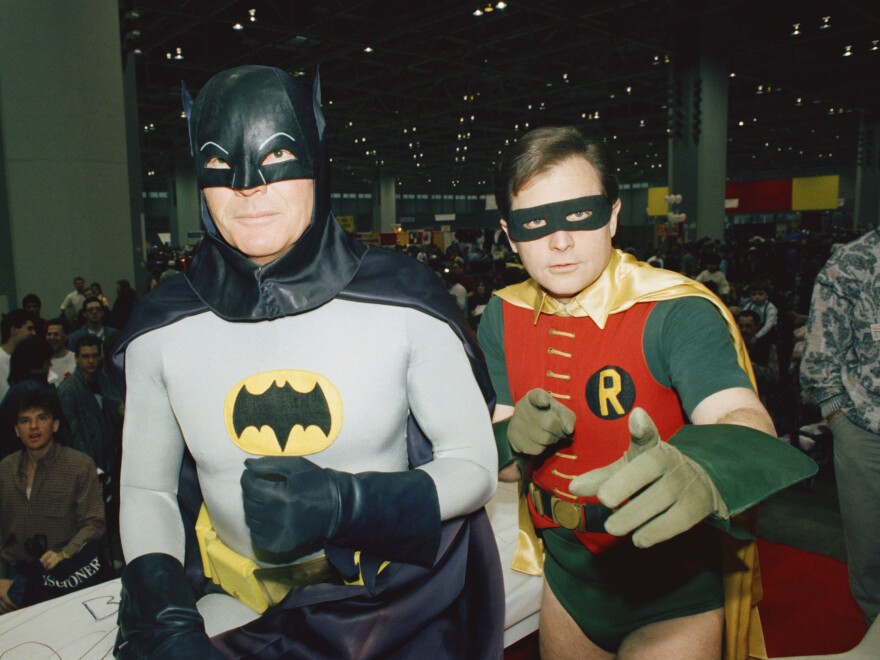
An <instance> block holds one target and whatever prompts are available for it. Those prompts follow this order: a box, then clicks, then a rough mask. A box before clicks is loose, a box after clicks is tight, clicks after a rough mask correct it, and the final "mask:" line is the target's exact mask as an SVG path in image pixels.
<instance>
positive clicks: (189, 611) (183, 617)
mask: <svg viewBox="0 0 880 660" xmlns="http://www.w3.org/2000/svg"><path fill="white" fill-rule="evenodd" d="M118 623H119V632H118V633H117V635H116V645H115V646H114V648H113V655H114V656H115V657H117V658H123V659H124V660H129V659H130V660H142V659H144V658H156V659H160V658H161V659H163V660H164V659H165V658H168V659H169V660H178V659H179V660H192V658H199V660H203V659H207V660H222V659H223V656H222V655H221V654H220V652H219V651H217V649H216V648H215V647H214V645H213V644H211V640H210V639H208V635H207V634H205V624H204V622H203V621H202V617H201V615H200V614H199V611H198V610H197V609H196V599H195V596H194V595H193V593H192V591H191V590H190V588H189V586H188V585H187V582H186V577H185V576H184V574H183V566H181V564H180V562H179V561H177V559H175V558H174V557H172V556H171V555H165V554H160V553H153V554H149V555H142V556H140V557H138V558H137V559H135V560H134V561H133V562H131V563H130V564H128V566H126V567H125V568H124V569H123V571H122V602H121V604H120V605H119V619H118Z"/></svg>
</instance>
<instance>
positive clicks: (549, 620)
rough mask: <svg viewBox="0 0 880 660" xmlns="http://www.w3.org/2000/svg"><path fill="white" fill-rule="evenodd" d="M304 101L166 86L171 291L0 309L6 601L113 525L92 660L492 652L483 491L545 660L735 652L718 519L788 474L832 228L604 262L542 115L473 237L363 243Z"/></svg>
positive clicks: (607, 213) (746, 627)
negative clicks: (173, 148)
mask: <svg viewBox="0 0 880 660" xmlns="http://www.w3.org/2000/svg"><path fill="white" fill-rule="evenodd" d="M319 100H320V90H319V88H318V86H317V84H316V86H315V87H314V88H313V89H311V90H309V89H308V88H306V87H305V86H304V85H302V83H301V82H300V81H297V80H295V79H294V78H292V77H291V76H290V75H289V74H287V73H285V72H283V71H279V70H276V69H270V68H266V67H254V66H245V67H239V68H236V69H233V70H230V71H226V72H222V73H220V74H218V75H216V76H215V77H214V78H212V79H211V81H209V82H208V83H207V84H206V85H205V87H203V88H202V90H201V92H200V93H199V95H198V97H197V98H196V99H195V100H193V99H187V98H186V97H185V108H186V113H187V119H188V128H189V136H190V140H191V144H192V146H193V149H192V153H193V156H194V158H195V161H196V168H197V173H198V183H199V188H200V190H201V203H202V217H203V219H204V222H205V236H204V238H203V240H202V242H201V243H200V244H199V246H198V247H197V248H196V249H195V251H194V252H193V257H192V260H191V262H187V263H183V264H177V263H175V264H172V266H174V267H175V268H174V269H176V267H177V266H178V265H179V266H180V267H181V268H185V270H186V273H185V276H184V275H179V274H175V273H173V272H171V270H172V269H170V268H169V269H167V270H165V271H164V273H157V274H156V275H157V276H156V278H155V279H156V280H157V281H156V282H155V284H156V286H155V289H154V290H153V291H151V292H150V293H149V295H147V296H145V297H144V299H143V300H142V301H141V302H140V303H139V304H137V305H136V306H135V305H134V302H135V298H136V294H135V293H134V292H133V291H132V290H131V287H130V286H128V284H127V282H125V281H124V280H120V282H118V283H117V296H116V300H115V301H114V303H113V304H112V306H111V304H110V301H109V300H108V299H107V298H106V297H105V296H104V295H103V293H102V291H101V289H100V287H99V286H96V285H94V284H93V285H92V286H91V287H89V288H88V289H86V287H85V280H84V279H83V278H81V277H77V278H75V280H74V287H75V288H74V291H72V292H71V293H70V294H68V295H67V296H66V297H65V298H64V300H63V302H62V304H61V306H60V308H59V315H58V317H57V318H51V319H49V320H45V321H44V320H43V319H42V317H41V316H40V314H41V307H40V300H39V298H38V297H36V296H33V295H32V294H29V295H28V296H27V297H26V299H25V300H24V301H23V306H24V304H29V305H31V308H30V310H26V309H24V308H23V309H20V310H13V311H11V312H9V313H7V314H6V315H5V316H4V318H3V321H2V345H0V349H2V350H0V358H2V359H3V360H4V361H5V362H0V365H3V364H5V363H8V365H9V366H8V377H4V378H3V380H5V381H6V383H5V387H6V391H5V393H4V396H3V398H2V402H0V434H2V435H0V441H2V445H0V448H2V453H3V456H0V458H2V460H0V498H3V499H2V500H0V533H2V539H0V540H2V547H0V571H2V573H0V613H3V612H8V611H11V610H14V609H17V608H18V607H21V606H22V605H27V604H30V603H33V602H39V601H40V600H42V599H45V598H48V597H52V596H53V595H57V591H56V592H52V593H49V592H47V591H46V590H40V589H36V588H35V586H34V585H35V583H41V584H43V585H44V586H45V585H46V584H49V583H51V584H52V585H53V586H56V585H58V584H61V585H68V586H70V583H71V580H70V579H66V578H65V576H64V573H65V571H69V570H72V569H74V568H77V567H78V570H77V575H79V574H80V573H82V574H84V575H85V574H88V577H90V578H94V579H100V578H101V577H102V576H104V575H106V568H107V559H106V555H105V554H104V553H105V550H106V546H102V545H101V544H100V541H101V539H102V538H103V537H104V535H105V530H106V529H109V530H110V531H111V532H113V533H116V534H118V538H119V540H120V541H121V545H122V549H123V552H124V553H125V560H126V564H125V567H124V569H123V570H122V572H121V597H120V605H119V614H118V633H117V638H116V646H115V649H114V653H115V654H116V655H117V657H121V658H129V657H130V658H142V657H162V658H165V657H168V658H186V657H191V656H192V655H194V654H199V655H201V656H204V657H208V658H215V657H221V656H222V657H243V656H247V657H255V656H259V657H270V656H271V657H303V658H307V657H308V658H311V657H364V656H366V657H376V658H379V657H392V656H394V657H417V656H429V657H449V658H454V657H499V656H500V655H501V653H502V648H503V624H504V621H503V607H502V606H501V603H503V600H504V592H503V581H502V573H501V567H500V564H499V560H498V553H497V551H496V546H495V540H494V538H493V536H492V530H491V527H490V525H489V521H488V518H487V516H486V513H485V510H484V509H483V506H484V505H485V504H486V503H487V502H488V500H489V499H490V498H491V497H492V494H493V493H494V490H495V487H496V485H497V481H498V480H503V481H516V482H520V483H521V486H522V487H521V489H520V490H521V492H522V494H523V497H524V503H525V505H526V508H524V509H523V512H524V513H525V511H527V512H528V514H527V515H523V516H521V517H520V525H521V528H520V535H519V540H520V543H521V544H522V546H523V547H522V548H521V549H519V550H518V551H517V556H518V558H519V560H520V561H522V562H524V563H525V564H528V565H529V571H530V572H532V574H543V576H544V578H543V580H544V582H543V585H544V586H543V594H542V598H541V609H542V616H541V623H540V626H541V628H540V644H541V651H542V654H544V655H545V657H562V656H565V655H566V654H572V653H574V654H577V655H578V657H590V658H611V657H614V656H615V655H616V654H617V653H618V652H624V651H626V652H627V653H628V652H630V651H632V652H635V653H641V654H643V655H645V656H651V657H718V656H720V655H721V653H722V648H724V649H725V653H726V656H727V657H746V656H747V655H748V654H749V649H748V643H749V642H748V640H749V637H750V630H751V631H753V632H754V631H760V626H758V625H757V624H753V623H752V618H751V615H753V614H754V613H755V606H756V603H755V595H756V594H757V593H759V592H760V588H759V586H760V585H759V571H758V567H757V565H756V555H755V549H754V548H755V543H754V539H753V538H751V537H748V535H747V534H746V535H742V534H741V532H742V527H743V526H744V527H746V528H749V527H751V526H752V524H753V520H752V519H750V518H749V517H748V516H747V515H745V514H746V513H747V512H748V511H749V510H750V509H751V508H752V507H753V506H754V505H755V504H757V503H758V502H760V501H761V500H763V499H764V498H766V497H768V496H769V495H770V494H772V493H774V492H777V491H778V490H780V489H782V488H785V487H787V486H789V485H791V484H793V483H797V482H799V481H801V480H803V479H804V478H806V477H808V476H810V475H812V474H814V473H815V467H816V466H815V464H814V463H813V462H812V461H811V460H809V459H808V458H806V457H805V456H804V455H803V454H802V453H801V452H800V451H798V450H797V449H793V448H791V447H787V446H786V445H785V444H784V443H781V442H779V441H778V439H777V437H776V433H777V431H778V429H779V428H781V427H784V426H785V425H786V424H791V423H799V422H798V421H797V420H799V419H800V416H801V415H802V410H801V407H800V404H799V403H796V405H795V408H794V409H793V410H794V412H792V410H789V409H788V406H789V405H790V404H791V403H792V402H793V401H799V398H798V397H794V398H789V399H786V396H785V392H786V388H788V389H790V390H794V389H796V386H795V383H796V382H797V374H798V367H797V361H798V353H797V352H796V351H795V339H796V330H797V329H800V328H802V327H806V328H807V330H806V331H805V333H806V336H805V337H804V341H805V347H804V348H803V350H802V352H801V353H800V355H802V356H804V357H803V359H807V358H808V357H809V356H810V355H811V354H812V353H811V336H812V335H811V332H810V329H812V328H815V327H816V323H810V324H807V319H808V314H809V313H810V310H811V304H810V294H811V291H812V288H813V282H814V281H821V277H820V271H821V272H824V271H822V266H823V264H824V263H825V261H826V258H827V256H828V254H829V253H830V248H831V246H832V244H833V242H834V241H837V240H838V239H839V238H840V237H838V236H833V237H832V236H815V237H800V239H799V240H797V241H790V240H779V241H748V242H746V243H730V244H725V243H722V242H720V241H714V240H708V239H704V240H700V241H697V242H696V243H693V244H685V245H679V244H678V243H675V242H670V243H669V244H663V245H658V246H655V249H653V250H652V251H651V254H648V255H636V254H634V252H635V251H634V250H631V249H627V248H626V246H622V247H620V248H616V247H615V246H614V245H613V240H614V237H615V234H616V231H617V223H618V215H619V212H620V208H621V200H620V198H619V194H618V193H619V188H618V182H617V179H616V176H615V174H614V172H615V168H614V166H613V162H612V158H611V154H610V153H609V152H608V150H607V148H606V147H605V146H603V143H602V142H601V141H596V140H592V139H590V138H588V137H587V136H586V135H585V134H583V133H582V132H581V131H580V130H579V129H577V128H575V127H557V128H550V127H547V128H541V129H536V130H534V131H531V132H530V133H528V134H527V135H525V136H523V137H522V138H521V139H520V140H518V141H517V143H516V144H515V145H512V146H511V148H510V149H508V150H507V151H506V152H505V154H504V156H503V157H502V158H501V159H500V160H499V163H498V166H497V171H496V173H495V197H496V201H497V202H498V208H499V211H500V215H501V222H500V229H499V230H497V231H473V232H466V233H461V234H459V235H457V236H456V241H455V242H453V243H451V244H450V245H448V246H447V247H446V249H440V248H439V247H438V246H435V245H426V246H420V245H415V246H409V247H407V248H401V249H400V252H407V253H409V255H410V256H411V257H412V259H410V258H408V257H407V256H405V255H403V254H396V252H397V251H393V250H383V249H368V248H366V247H365V246H364V245H363V244H361V243H359V242H357V241H355V240H354V239H353V238H352V237H351V236H349V235H347V234H346V233H345V232H344V231H343V230H342V229H341V227H340V225H339V224H338V223H336V222H335V220H334V218H333V215H332V212H331V209H330V195H329V189H328V187H327V177H326V153H325V145H324V137H323V130H324V118H323V115H322V113H321V110H320V102H319ZM417 262H422V263H424V264H428V266H430V268H428V269H426V268H423V267H421V266H419V265H418V263H417ZM655 266H656V267H655ZM441 282H442V283H441ZM153 284H154V283H151V286H152V285H153ZM34 305H35V306H34ZM468 326H470V327H468ZM120 329H121V330H120ZM473 329H476V337H475V335H474V333H473V332H472V330H473ZM872 331H873V327H872ZM877 335H878V336H880V330H878V331H877ZM71 356H72V362H71ZM111 363H113V364H114V365H115V367H116V369H117V371H116V376H117V377H119V378H124V380H125V388H126V392H127V398H126V400H125V401H123V398H122V395H121V393H120V390H119V389H118V385H117V382H116V381H114V380H113V379H112V378H110V377H109V375H108V372H107V369H108V368H109V365H110V364H111ZM123 363H124V369H122V365H123ZM3 375H4V376H6V374H3ZM756 383H757V386H756ZM845 399H846V396H845V393H839V392H835V393H834V397H833V398H829V399H825V398H823V397H822V396H820V397H819V398H817V399H816V400H815V403H816V404H818V408H817V409H821V412H822V414H825V415H829V416H830V415H833V414H834V413H835V412H837V411H841V410H842V411H848V410H849V409H848V408H847V405H848V404H847V403H846V400H845ZM786 415H793V416H794V418H795V420H796V421H791V420H788V419H787V418H786ZM863 440H864V438H862V437H861V436H859V441H860V442H861V441H863ZM4 457H5V458H4ZM758 466H760V467H761V469H758ZM643 487H645V490H644V492H642V488H643ZM117 503H118V504H120V507H121V508H120V510H119V511H118V512H117V511H116V505H117ZM59 512H60V513H61V514H62V515H58V514H59ZM52 515H54V517H53V518H52V521H51V522H50V520H49V518H50V517H51V516H52ZM701 523H706V524H701ZM536 535H540V536H541V538H542V539H543V549H544V552H541V551H540V548H541V547H542V546H541V544H539V543H538V542H537V537H536ZM747 537H748V538H747ZM110 545H111V547H112V544H110ZM389 566H390V568H389ZM52 571H55V572H58V571H60V573H57V574H56V573H52V574H51V577H52V579H51V580H49V579H45V576H46V575H49V574H50V573H49V572H52ZM734 574H735V577H736V579H735V580H731V579H729V578H730V577H731V575H734ZM34 576H37V577H36V578H35V577H34ZM73 586H81V585H80V583H77V585H73ZM868 588H869V589H870V588H871V587H870V586H869V587H868ZM208 597H212V598H213V602H214V603H219V604H217V605H214V606H213V607H214V608H215V609H214V613H215V614H220V615H221V617H220V618H221V620H222V622H223V624H222V625H223V628H222V630H223V631H224V632H222V633H221V634H216V635H213V636H212V637H209V636H208V634H207V633H206V627H205V624H204V621H203V619H202V612H201V611H200V608H199V607H198V604H199V600H200V599H202V598H206V599H207V598H208ZM476 611H479V612H480V616H479V617H473V612H476ZM747 612H748V613H750V614H749V615H746V616H743V615H744V613H747ZM367 646H369V649H366V647H367ZM365 649H366V650H365ZM267 654H268V655H267Z"/></svg>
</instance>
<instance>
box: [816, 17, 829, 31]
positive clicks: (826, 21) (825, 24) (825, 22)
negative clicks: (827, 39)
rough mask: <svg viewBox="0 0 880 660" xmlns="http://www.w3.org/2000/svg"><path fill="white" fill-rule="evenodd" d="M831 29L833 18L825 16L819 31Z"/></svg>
mask: <svg viewBox="0 0 880 660" xmlns="http://www.w3.org/2000/svg"><path fill="white" fill-rule="evenodd" d="M830 27H831V17H830V16H823V17H822V23H821V24H820V25H819V29H820V30H827V29H828V28H830Z"/></svg>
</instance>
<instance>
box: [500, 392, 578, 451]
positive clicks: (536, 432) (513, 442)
mask: <svg viewBox="0 0 880 660" xmlns="http://www.w3.org/2000/svg"><path fill="white" fill-rule="evenodd" d="M574 421H575V414H574V412H573V411H572V410H571V409H569V408H566V407H565V406H564V405H562V404H561V403H559V402H558V401H557V400H556V399H554V398H553V397H552V396H550V393H549V392H547V391H546V390H541V389H535V390H531V391H530V392H528V393H527V394H526V395H525V396H524V397H523V398H522V399H520V400H519V401H517V402H516V405H515V406H514V407H513V417H512V418H511V420H510V426H508V427H507V440H508V442H510V446H511V447H513V449H514V450H515V451H518V452H520V453H522V454H531V455H532V456H537V455H538V454H541V453H543V451H544V450H545V449H547V447H549V446H550V445H554V444H556V443H557V442H559V441H560V440H561V439H562V438H564V437H566V436H569V435H571V434H572V432H573V431H574Z"/></svg>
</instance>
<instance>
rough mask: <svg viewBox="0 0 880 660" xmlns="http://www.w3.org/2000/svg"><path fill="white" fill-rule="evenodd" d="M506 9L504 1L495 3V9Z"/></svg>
mask: <svg viewBox="0 0 880 660" xmlns="http://www.w3.org/2000/svg"><path fill="white" fill-rule="evenodd" d="M506 8H507V3H506V2H504V0H501V2H496V3H495V9H506Z"/></svg>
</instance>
